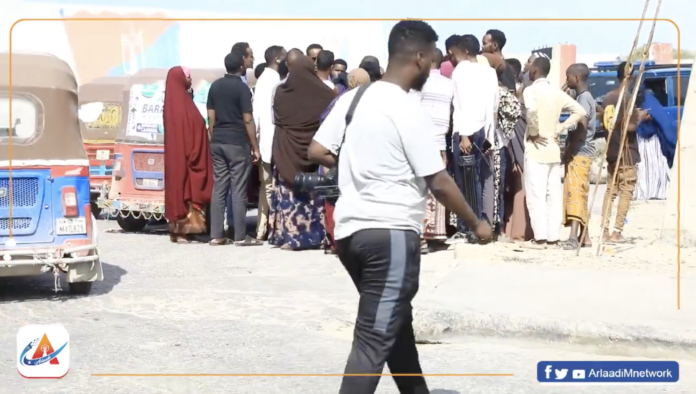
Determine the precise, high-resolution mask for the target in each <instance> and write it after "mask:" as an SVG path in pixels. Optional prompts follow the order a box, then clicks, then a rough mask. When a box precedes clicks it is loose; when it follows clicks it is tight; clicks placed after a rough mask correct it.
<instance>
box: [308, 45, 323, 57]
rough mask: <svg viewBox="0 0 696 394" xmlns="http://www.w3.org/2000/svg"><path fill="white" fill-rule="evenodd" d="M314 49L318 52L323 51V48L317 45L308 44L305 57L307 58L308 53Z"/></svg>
mask: <svg viewBox="0 0 696 394" xmlns="http://www.w3.org/2000/svg"><path fill="white" fill-rule="evenodd" d="M314 49H318V50H320V51H322V50H324V47H322V46H321V45H319V44H309V46H308V47H307V52H306V53H305V55H307V56H309V52H311V51H312V50H314Z"/></svg>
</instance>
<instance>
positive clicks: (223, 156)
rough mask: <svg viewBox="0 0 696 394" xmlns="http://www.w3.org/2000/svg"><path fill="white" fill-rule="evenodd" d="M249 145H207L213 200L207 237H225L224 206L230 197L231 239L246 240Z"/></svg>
mask: <svg viewBox="0 0 696 394" xmlns="http://www.w3.org/2000/svg"><path fill="white" fill-rule="evenodd" d="M250 152H251V149H250V148H249V146H248V145H233V144H210V153H211V155H212V156H213V181H214V184H213V199H212V201H211V203H210V216H211V218H210V237H211V238H223V237H224V236H225V206H226V205H227V197H228V195H229V196H231V198H232V211H233V212H232V217H233V219H232V220H233V222H234V223H228V225H229V226H232V225H234V240H235V241H243V240H244V239H246V209H247V199H248V197H247V184H248V183H249V174H251V166H252V164H251V153H250Z"/></svg>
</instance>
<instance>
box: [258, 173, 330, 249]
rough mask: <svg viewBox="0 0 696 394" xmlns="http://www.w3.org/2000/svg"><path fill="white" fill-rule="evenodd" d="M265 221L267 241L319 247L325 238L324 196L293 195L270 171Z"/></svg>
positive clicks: (295, 247) (301, 246) (303, 246)
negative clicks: (270, 178) (270, 188)
mask: <svg viewBox="0 0 696 394" xmlns="http://www.w3.org/2000/svg"><path fill="white" fill-rule="evenodd" d="M268 223H269V227H270V228H269V237H268V243H269V244H271V245H275V246H284V245H288V247H290V249H293V250H303V249H316V248H319V247H321V246H322V245H323V243H324V241H325V238H326V229H325V228H324V200H323V199H322V198H320V197H312V196H295V194H294V193H293V190H292V186H291V185H290V184H288V183H287V182H285V181H283V180H282V179H280V177H279V176H278V174H277V172H275V171H274V174H273V194H272V196H271V201H270V206H269V212H268Z"/></svg>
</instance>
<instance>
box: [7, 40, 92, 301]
mask: <svg viewBox="0 0 696 394" xmlns="http://www.w3.org/2000/svg"><path fill="white" fill-rule="evenodd" d="M11 62H12V77H11V78H12V91H11V93H12V95H11V97H10V89H9V87H10V80H9V71H10V55H9V54H8V53H0V276H2V277H8V276H9V277H15V276H32V275H41V274H44V273H46V272H51V273H53V274H54V275H56V276H58V275H59V274H61V273H64V274H66V275H67V281H68V283H69V287H70V292H71V293H74V294H86V293H89V291H90V290H91V288H92V282H94V281H98V280H103V271H102V266H101V262H100V260H99V253H98V249H97V227H96V222H97V221H96V219H95V217H94V216H93V215H92V211H91V207H90V186H89V160H88V158H87V155H86V153H85V149H84V146H83V142H82V137H81V134H80V122H79V118H78V105H77V102H78V101H77V82H76V80H75V75H74V74H73V72H72V70H71V69H70V66H69V65H68V64H67V63H66V62H64V61H63V60H61V59H59V58H58V57H55V56H53V55H49V54H21V53H14V52H13V53H12V58H11ZM10 104H11V105H10Z"/></svg>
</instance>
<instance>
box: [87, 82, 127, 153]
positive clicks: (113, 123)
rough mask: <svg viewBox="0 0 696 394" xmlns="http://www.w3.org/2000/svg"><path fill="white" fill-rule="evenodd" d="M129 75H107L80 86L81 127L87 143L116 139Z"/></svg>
mask: <svg viewBox="0 0 696 394" xmlns="http://www.w3.org/2000/svg"><path fill="white" fill-rule="evenodd" d="M127 81H128V77H125V76H123V77H103V78H98V79H96V80H94V81H92V82H89V83H86V84H84V85H82V86H80V90H79V93H78V100H79V105H80V108H79V111H78V112H79V116H80V129H81V131H82V138H83V140H84V142H88V143H89V142H102V141H114V140H115V139H116V137H117V136H118V130H119V126H120V125H121V111H122V110H123V107H122V104H123V88H124V86H125V85H126V82H127Z"/></svg>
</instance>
